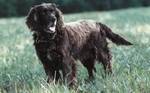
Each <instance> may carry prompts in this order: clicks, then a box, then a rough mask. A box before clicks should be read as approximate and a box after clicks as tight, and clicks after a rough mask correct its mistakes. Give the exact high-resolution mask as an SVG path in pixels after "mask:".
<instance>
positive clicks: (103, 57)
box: [97, 50, 112, 74]
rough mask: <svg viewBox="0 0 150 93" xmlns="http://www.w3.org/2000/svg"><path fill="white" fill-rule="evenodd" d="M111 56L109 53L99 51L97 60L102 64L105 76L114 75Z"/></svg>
mask: <svg viewBox="0 0 150 93" xmlns="http://www.w3.org/2000/svg"><path fill="white" fill-rule="evenodd" d="M111 58H112V56H111V54H110V53H109V50H108V51H98V55H97V59H98V61H99V62H101V63H102V65H103V67H104V70H105V74H111V73H112V64H111Z"/></svg>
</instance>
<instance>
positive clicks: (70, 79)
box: [62, 56, 77, 86]
mask: <svg viewBox="0 0 150 93" xmlns="http://www.w3.org/2000/svg"><path fill="white" fill-rule="evenodd" d="M62 61H63V67H62V72H63V76H64V80H67V84H68V85H69V86H73V85H75V84H76V82H77V79H76V64H75V61H74V59H73V57H71V56H64V57H63V59H62Z"/></svg>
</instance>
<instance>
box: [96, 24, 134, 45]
mask: <svg viewBox="0 0 150 93" xmlns="http://www.w3.org/2000/svg"><path fill="white" fill-rule="evenodd" d="M99 25H100V28H101V29H102V30H103V31H104V33H105V34H106V37H107V38H108V39H109V40H111V41H112V42H113V43H115V44H117V45H133V44H132V43H130V42H129V41H127V40H125V39H124V38H122V37H121V36H119V35H118V34H115V33H114V32H112V30H111V29H110V28H109V27H107V26H106V25H104V24H101V23H99Z"/></svg>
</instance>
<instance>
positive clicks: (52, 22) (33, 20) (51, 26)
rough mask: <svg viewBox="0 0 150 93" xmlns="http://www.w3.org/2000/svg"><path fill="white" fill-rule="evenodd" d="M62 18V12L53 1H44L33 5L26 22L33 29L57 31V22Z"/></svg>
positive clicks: (47, 31) (48, 31)
mask: <svg viewBox="0 0 150 93" xmlns="http://www.w3.org/2000/svg"><path fill="white" fill-rule="evenodd" d="M60 20H62V18H61V12H60V10H59V9H58V8H57V7H56V5H55V4H53V3H43V4H40V5H35V6H33V7H32V8H31V9H30V11H29V13H28V15H27V19H26V24H27V26H28V28H29V29H30V30H31V31H44V32H46V33H55V32H56V27H57V23H58V22H59V21H60Z"/></svg>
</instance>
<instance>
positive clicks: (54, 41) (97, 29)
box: [26, 3, 132, 84]
mask: <svg viewBox="0 0 150 93" xmlns="http://www.w3.org/2000/svg"><path fill="white" fill-rule="evenodd" d="M26 24H27V26H28V27H29V29H30V30H31V31H32V32H33V37H34V45H35V49H36V53H37V55H38V57H39V59H40V60H41V62H42V64H43V66H44V69H45V72H46V74H47V75H48V81H51V80H53V79H56V81H58V80H59V79H60V77H61V74H60V71H61V72H62V75H63V77H65V78H66V79H67V80H68V83H69V84H74V82H75V80H76V63H75V60H77V59H78V60H80V61H81V62H82V64H83V65H84V66H85V67H86V68H87V70H88V74H89V78H93V77H94V75H93V70H95V67H94V64H95V61H96V60H98V61H99V62H101V63H102V64H103V66H104V69H105V71H106V72H112V68H111V54H110V51H109V48H108V43H107V40H106V38H108V39H109V40H111V41H112V42H114V43H116V44H117V45H132V44H131V43H130V42H128V41H126V40H125V39H123V38H122V37H121V36H119V35H117V34H115V33H113V32H112V31H111V29H110V28H108V27H107V26H106V25H104V24H101V23H99V22H94V21H78V22H72V23H67V24H64V21H63V15H62V13H61V11H60V10H59V9H58V8H57V7H56V5H55V4H51V3H48V4H40V5H36V6H34V7H32V8H31V10H30V12H29V14H28V16H27V20H26Z"/></svg>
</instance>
